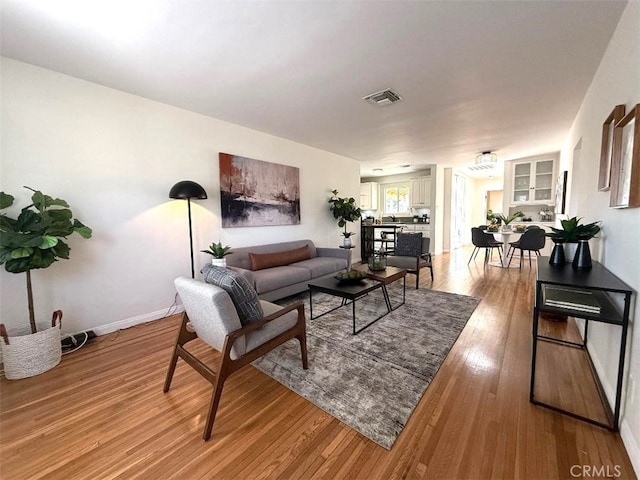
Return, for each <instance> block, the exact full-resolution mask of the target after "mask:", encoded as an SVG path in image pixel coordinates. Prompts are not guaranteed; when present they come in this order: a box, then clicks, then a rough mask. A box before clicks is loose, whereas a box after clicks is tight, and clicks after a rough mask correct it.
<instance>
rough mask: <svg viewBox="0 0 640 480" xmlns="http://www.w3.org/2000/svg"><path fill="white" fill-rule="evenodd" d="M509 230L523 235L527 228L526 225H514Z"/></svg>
mask: <svg viewBox="0 0 640 480" xmlns="http://www.w3.org/2000/svg"><path fill="white" fill-rule="evenodd" d="M511 228H512V230H513V231H514V232H516V233H524V232H525V230H526V229H527V226H526V225H514V226H513V227H511Z"/></svg>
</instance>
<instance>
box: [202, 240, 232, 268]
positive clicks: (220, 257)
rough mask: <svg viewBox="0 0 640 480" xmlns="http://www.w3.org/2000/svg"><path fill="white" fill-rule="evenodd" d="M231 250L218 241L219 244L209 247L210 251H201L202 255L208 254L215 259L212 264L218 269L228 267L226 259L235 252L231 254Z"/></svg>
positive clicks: (214, 243)
mask: <svg viewBox="0 0 640 480" xmlns="http://www.w3.org/2000/svg"><path fill="white" fill-rule="evenodd" d="M229 250H231V247H230V246H228V245H227V246H225V247H223V246H222V242H220V241H218V243H216V242H213V243H212V244H211V245H209V249H208V250H200V251H201V252H202V253H208V254H209V255H211V256H212V257H213V258H212V259H211V264H212V265H215V266H217V267H226V266H227V260H226V259H225V258H224V257H226V256H227V255H231V254H232V253H233V252H230V251H229Z"/></svg>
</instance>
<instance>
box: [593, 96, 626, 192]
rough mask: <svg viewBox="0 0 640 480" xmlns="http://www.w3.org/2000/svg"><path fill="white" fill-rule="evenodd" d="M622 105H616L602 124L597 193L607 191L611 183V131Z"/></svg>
mask: <svg viewBox="0 0 640 480" xmlns="http://www.w3.org/2000/svg"><path fill="white" fill-rule="evenodd" d="M624 110H625V107H624V105H616V108H614V109H613V112H611V114H610V115H609V116H608V117H607V119H606V120H605V121H604V123H603V124H602V147H601V151H600V175H599V177H598V191H600V192H606V191H607V190H609V187H610V182H611V159H612V157H613V130H614V127H615V126H616V123H618V122H619V121H620V120H622V117H624Z"/></svg>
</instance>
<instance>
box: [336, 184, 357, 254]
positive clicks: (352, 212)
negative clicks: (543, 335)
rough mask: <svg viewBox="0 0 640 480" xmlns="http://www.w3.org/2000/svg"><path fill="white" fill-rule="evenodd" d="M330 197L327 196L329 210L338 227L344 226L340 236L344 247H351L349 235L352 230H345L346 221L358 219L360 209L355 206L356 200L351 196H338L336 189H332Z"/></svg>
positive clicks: (351, 233)
mask: <svg viewBox="0 0 640 480" xmlns="http://www.w3.org/2000/svg"><path fill="white" fill-rule="evenodd" d="M331 193H332V195H331V198H329V203H330V207H329V210H330V211H331V213H333V218H335V219H336V220H338V227H340V228H344V232H342V236H343V237H344V247H345V248H349V247H351V236H352V235H354V233H353V232H349V231H347V223H348V222H355V221H356V220H360V218H361V216H362V210H361V209H360V208H358V207H357V206H356V200H355V198H353V197H343V198H341V197H338V191H337V190H332V191H331Z"/></svg>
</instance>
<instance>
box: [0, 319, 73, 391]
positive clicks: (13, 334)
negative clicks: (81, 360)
mask: <svg viewBox="0 0 640 480" xmlns="http://www.w3.org/2000/svg"><path fill="white" fill-rule="evenodd" d="M57 312H59V310H58V311H57ZM57 312H56V313H54V316H53V320H52V322H51V323H42V324H40V323H39V324H38V332H37V333H30V332H31V329H30V328H29V327H26V328H24V329H20V328H16V329H11V330H9V331H7V332H6V333H7V335H6V337H5V336H4V335H2V339H0V345H1V346H2V361H3V362H4V376H5V377H6V378H7V379H8V380H18V379H21V378H27V377H33V376H35V375H40V374H41V373H44V372H46V371H47V370H50V369H52V368H53V367H55V366H56V365H58V364H59V363H60V359H61V358H62V345H61V344H60V330H61V328H62V321H61V320H60V319H61V318H62V312H60V313H59V315H57ZM3 333H4V331H3Z"/></svg>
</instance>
